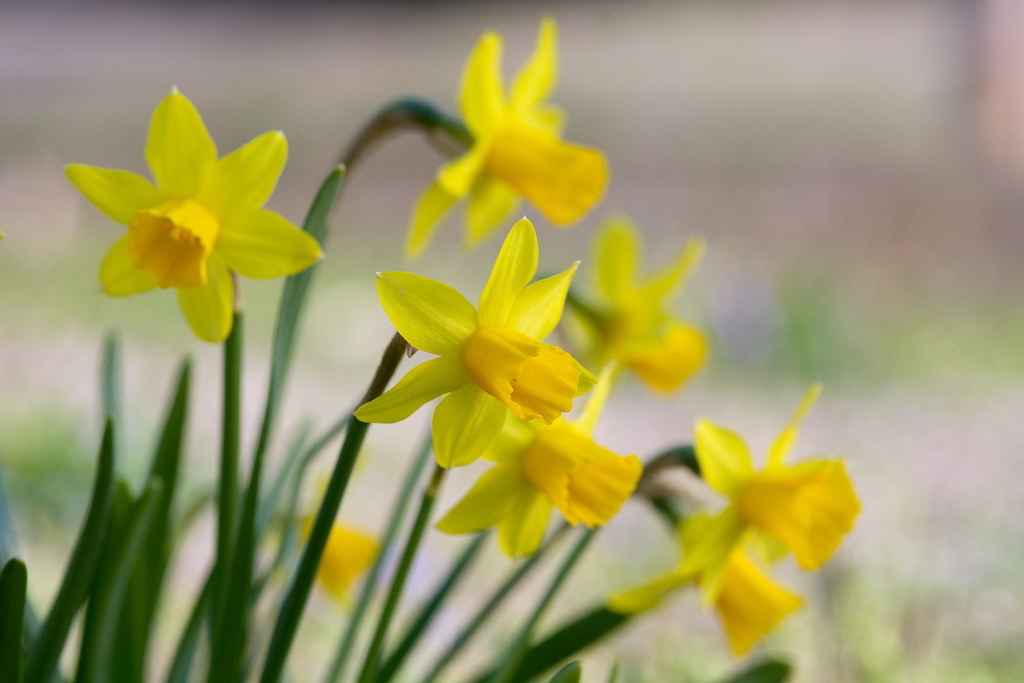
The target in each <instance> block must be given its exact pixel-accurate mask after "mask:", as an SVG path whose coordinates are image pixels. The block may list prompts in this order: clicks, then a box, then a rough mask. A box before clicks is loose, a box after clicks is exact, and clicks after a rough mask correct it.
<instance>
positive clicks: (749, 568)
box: [715, 552, 803, 656]
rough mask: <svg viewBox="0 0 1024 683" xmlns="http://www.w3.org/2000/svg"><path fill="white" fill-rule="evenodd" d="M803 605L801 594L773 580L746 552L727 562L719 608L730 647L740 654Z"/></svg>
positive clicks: (732, 557) (733, 555)
mask: <svg viewBox="0 0 1024 683" xmlns="http://www.w3.org/2000/svg"><path fill="white" fill-rule="evenodd" d="M802 605H803V600H802V599H801V598H800V596H798V595H796V594H794V593H791V592H790V591H788V590H786V589H785V588H784V587H783V586H782V585H780V584H778V583H776V582H775V581H772V580H771V579H770V578H769V577H768V576H766V575H765V574H764V573H763V572H762V571H761V570H760V569H758V568H757V566H755V565H754V563H753V562H751V561H750V559H749V558H748V557H747V556H746V555H745V554H744V553H743V552H735V553H733V554H732V556H731V557H730V558H729V562H728V564H727V565H726V568H725V574H724V576H723V577H722V589H721V591H720V593H719V595H718V598H717V600H716V601H715V611H716V612H717V613H718V617H719V619H721V621H722V626H723V627H724V628H725V633H726V637H727V639H728V641H729V649H730V650H731V651H732V653H733V654H734V655H736V656H740V655H743V654H746V653H747V652H748V651H749V650H750V649H751V648H752V647H754V645H756V644H757V642H758V641H759V640H761V638H763V637H764V636H765V635H766V634H767V633H768V632H770V631H771V630H772V629H774V628H775V627H776V626H778V625H779V623H780V622H781V621H782V620H783V619H785V618H786V616H787V615H789V614H790V613H792V612H794V611H795V610H797V609H799V608H800V607H801V606H802Z"/></svg>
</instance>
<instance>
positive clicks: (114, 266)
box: [100, 233, 156, 296]
mask: <svg viewBox="0 0 1024 683" xmlns="http://www.w3.org/2000/svg"><path fill="white" fill-rule="evenodd" d="M100 284H101V285H102V286H103V291H104V292H105V293H106V294H109V295H110V296H128V295H129V294H138V293H139V292H146V291H148V290H150V289H153V288H154V287H156V281H155V280H154V279H153V276H152V275H151V274H150V272H149V271H148V270H146V269H145V268H139V267H138V266H136V265H135V260H134V259H133V258H132V250H131V244H130V242H129V239H128V233H125V234H124V235H123V236H122V237H121V239H119V240H118V241H117V242H114V246H112V247H111V248H110V251H108V252H107V255H106V256H105V257H103V262H102V263H101V264H100Z"/></svg>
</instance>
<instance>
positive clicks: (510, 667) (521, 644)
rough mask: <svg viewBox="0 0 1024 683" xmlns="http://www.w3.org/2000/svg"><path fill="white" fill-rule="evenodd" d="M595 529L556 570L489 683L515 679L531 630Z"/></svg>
mask: <svg viewBox="0 0 1024 683" xmlns="http://www.w3.org/2000/svg"><path fill="white" fill-rule="evenodd" d="M596 531H597V530H596V529H587V530H586V531H585V532H584V533H583V535H582V536H580V538H579V540H578V541H576V545H574V546H573V548H572V551H570V553H569V556H568V557H566V558H565V561H564V562H563V563H562V566H561V567H560V568H559V569H558V574H556V575H555V578H554V580H553V581H552V582H551V585H550V586H548V590H547V592H545V593H544V596H543V597H542V598H541V599H540V602H539V603H537V606H536V607H535V608H534V610H533V614H531V615H530V618H529V619H528V620H527V621H526V623H525V624H524V625H523V628H522V630H521V631H520V632H519V635H518V636H517V637H516V639H515V640H514V641H512V647H510V648H509V650H508V653H507V654H506V655H505V663H504V664H503V665H502V667H501V668H500V669H499V670H498V672H497V673H496V674H495V675H494V678H493V679H491V683H510V682H511V681H512V680H514V679H515V674H516V670H517V669H518V668H519V664H520V662H521V661H522V659H523V656H524V655H525V654H526V650H527V648H528V647H529V646H530V638H532V637H533V629H534V628H535V627H536V626H537V623H538V622H539V621H540V618H541V617H542V616H543V615H544V611H545V610H546V609H547V607H548V605H549V604H551V600H552V599H553V598H554V597H555V595H556V594H557V593H558V591H559V590H560V589H561V588H562V584H564V583H565V580H566V579H568V578H569V574H570V572H572V570H573V568H574V567H575V566H576V562H577V561H579V559H580V557H582V555H583V551H584V550H586V548H587V546H588V545H589V544H590V542H591V541H592V540H593V539H594V534H595V533H596Z"/></svg>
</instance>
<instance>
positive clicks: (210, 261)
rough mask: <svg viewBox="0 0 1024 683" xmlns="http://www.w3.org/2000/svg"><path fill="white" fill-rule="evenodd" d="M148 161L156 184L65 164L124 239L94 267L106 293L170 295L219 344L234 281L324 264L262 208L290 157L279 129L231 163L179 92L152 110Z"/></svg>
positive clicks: (308, 243)
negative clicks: (163, 291)
mask: <svg viewBox="0 0 1024 683" xmlns="http://www.w3.org/2000/svg"><path fill="white" fill-rule="evenodd" d="M145 155H146V163H147V164H148V165H149V169H150V172H151V173H152V174H153V180H154V181H155V183H150V182H149V181H148V180H146V179H145V178H143V177H142V176H139V175H137V174H135V173H132V172H130V171H116V170H111V169H105V168H96V167H93V166H84V165H81V164H71V165H69V166H68V167H67V169H66V173H67V177H68V179H69V180H70V181H71V183H72V184H73V185H74V186H75V187H76V188H78V190H79V191H80V192H81V193H82V194H84V195H85V197H86V199H88V200H89V201H90V202H91V203H92V204H93V205H94V206H96V208H98V209H99V210H100V211H102V212H103V213H105V214H107V215H108V216H110V217H111V218H113V219H114V220H115V221H117V222H118V223H122V224H124V225H127V226H128V230H127V232H125V234H124V235H123V236H122V237H121V238H120V239H119V240H118V241H117V242H115V243H114V246H113V247H111V249H110V251H109V252H108V253H107V255H106V257H105V258H104V259H103V262H102V264H101V265H100V282H101V284H102V285H103V291H104V292H106V293H107V294H109V295H111V296H128V295H130V294H137V293H139V292H145V291H148V290H151V289H154V288H157V287H159V288H162V289H166V288H174V289H175V290H176V291H177V293H178V301H179V303H180V304H181V310H182V312H183V313H184V314H185V317H186V318H187V319H188V322H189V324H190V325H191V326H192V330H193V332H195V334H196V336H197V337H199V338H200V339H203V340H204V341H210V342H216V341H221V340H223V339H224V338H225V337H227V335H228V332H230V330H231V312H232V300H233V285H232V280H231V275H230V273H231V272H232V271H233V272H236V273H239V274H241V275H245V276H246V277H252V278H272V277H279V276H282V275H290V274H292V273H296V272H298V271H301V270H303V269H305V268H308V267H309V266H310V265H312V264H313V263H315V262H316V261H317V260H318V259H319V258H320V257H321V255H322V254H321V251H320V245H318V244H317V242H316V240H314V239H313V238H312V237H310V236H309V235H308V234H306V233H305V232H303V231H302V230H300V229H299V228H297V227H296V226H295V225H293V224H292V223H290V222H288V221H287V220H286V219H284V218H282V217H281V216H279V215H278V214H276V213H273V212H272V211H267V210H264V209H263V208H262V207H263V205H264V203H266V201H267V199H269V197H270V195H271V193H272V192H273V191H274V186H275V185H276V184H277V178H278V176H280V174H281V169H282V168H284V164H285V160H286V159H287V156H288V144H287V141H286V140H285V137H284V135H283V134H282V133H280V132H278V131H274V132H269V133H264V134H263V135H261V136H259V137H257V138H255V139H254V140H252V141H250V142H249V143H247V144H245V145H243V146H242V147H240V148H239V149H237V150H235V151H234V152H232V153H231V154H228V155H227V156H224V157H221V158H219V159H218V158H217V148H216V147H215V146H214V143H213V140H212V139H211V138H210V134H209V133H208V132H207V130H206V126H205V125H204V124H203V120H202V119H201V118H200V116H199V112H198V111H196V108H195V106H194V105H193V104H192V102H190V101H189V100H188V98H186V97H185V96H184V95H182V94H181V93H180V92H178V90H177V88H174V89H172V90H171V92H170V94H169V95H167V97H165V98H164V99H163V100H162V101H161V102H160V104H158V105H157V107H156V110H154V112H153V118H152V120H151V121H150V126H149V139H148V140H147V142H146V154H145Z"/></svg>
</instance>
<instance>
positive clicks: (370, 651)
mask: <svg viewBox="0 0 1024 683" xmlns="http://www.w3.org/2000/svg"><path fill="white" fill-rule="evenodd" d="M446 472H447V470H445V469H444V468H442V467H441V466H440V465H435V466H434V474H433V475H432V476H431V477H430V482H429V483H428V484H427V486H426V488H424V490H423V497H422V498H421V499H420V509H419V510H418V511H417V513H416V519H415V520H414V521H413V524H412V529H410V530H409V538H408V539H407V540H406V542H405V548H403V549H402V555H401V557H400V558H399V559H398V568H397V569H395V575H394V576H393V577H391V586H390V587H389V588H388V595H387V598H385V600H384V607H382V608H381V611H380V616H379V617H378V618H377V628H375V629H374V631H373V638H372V639H371V640H370V646H369V647H368V648H367V650H366V657H365V659H364V660H363V670H362V671H361V672H360V674H359V679H358V680H359V683H371V681H380V680H381V679H380V678H378V676H377V669H378V667H379V665H380V652H381V648H382V647H384V638H385V637H386V636H387V633H388V626H390V624H391V619H392V617H394V614H395V610H396V609H397V608H398V602H399V600H400V599H401V597H402V591H403V590H404V588H405V581H406V579H407V578H408V576H409V570H410V569H412V563H413V560H414V559H416V552H417V551H418V550H419V547H420V542H421V541H422V540H423V532H424V530H425V529H426V528H427V522H428V521H430V512H431V510H433V508H434V503H435V502H436V501H437V496H438V494H439V493H440V491H441V484H442V483H443V482H444V475H445V473H446Z"/></svg>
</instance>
